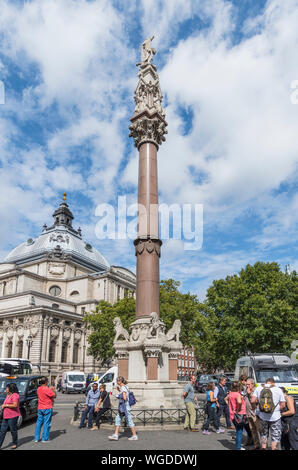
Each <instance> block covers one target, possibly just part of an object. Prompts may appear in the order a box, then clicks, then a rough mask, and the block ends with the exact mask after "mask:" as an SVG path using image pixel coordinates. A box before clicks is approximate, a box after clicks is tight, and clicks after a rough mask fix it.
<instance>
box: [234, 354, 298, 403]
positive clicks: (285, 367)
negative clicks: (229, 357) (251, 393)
mask: <svg viewBox="0 0 298 470" xmlns="http://www.w3.org/2000/svg"><path fill="white" fill-rule="evenodd" d="M241 375H246V376H247V377H251V378H252V379H254V381H255V383H256V385H262V384H264V383H265V382H266V380H267V379H268V378H269V377H273V379H274V380H275V383H276V385H277V386H278V387H284V388H285V389H286V390H287V391H288V394H289V395H292V396H294V397H296V398H297V397H298V374H297V371H296V370H295V368H294V365H293V363H292V361H291V359H290V358H289V357H288V356H286V355H285V354H281V353H266V354H265V353H259V354H250V355H248V356H242V357H239V359H238V360H237V362H236V367H235V375H234V378H235V380H239V378H240V376H241Z"/></svg>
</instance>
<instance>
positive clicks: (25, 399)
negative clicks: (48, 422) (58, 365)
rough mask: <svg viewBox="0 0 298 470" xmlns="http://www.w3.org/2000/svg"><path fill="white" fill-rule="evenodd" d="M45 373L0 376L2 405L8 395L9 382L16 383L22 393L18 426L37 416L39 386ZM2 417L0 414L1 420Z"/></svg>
mask: <svg viewBox="0 0 298 470" xmlns="http://www.w3.org/2000/svg"><path fill="white" fill-rule="evenodd" d="M42 377H44V376H43V375H17V376H6V377H0V406H1V405H2V404H3V402H4V400H5V397H6V387H7V384H9V383H15V384H16V386H17V387H18V391H19V395H20V412H21V416H20V417H19V419H18V428H20V427H21V425H22V423H23V422H24V421H26V420H27V419H32V418H36V417H37V406H38V397H37V388H38V387H39V385H40V379H41V378H42ZM1 421H2V417H1V416H0V422H1Z"/></svg>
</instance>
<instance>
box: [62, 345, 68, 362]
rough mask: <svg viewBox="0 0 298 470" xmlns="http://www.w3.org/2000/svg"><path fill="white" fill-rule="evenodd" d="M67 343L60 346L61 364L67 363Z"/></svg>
mask: <svg viewBox="0 0 298 470" xmlns="http://www.w3.org/2000/svg"><path fill="white" fill-rule="evenodd" d="M67 347H68V344H67V343H63V344H62V352H61V362H63V363H64V362H67Z"/></svg>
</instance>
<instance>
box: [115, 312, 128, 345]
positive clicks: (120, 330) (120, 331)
mask: <svg viewBox="0 0 298 470" xmlns="http://www.w3.org/2000/svg"><path fill="white" fill-rule="evenodd" d="M113 323H114V329H115V332H116V335H115V339H114V343H115V342H116V341H118V339H119V338H120V337H121V336H123V337H124V339H125V340H127V341H129V334H128V331H127V330H126V329H125V328H124V327H123V325H122V321H121V319H120V318H119V317H115V318H114V320H113Z"/></svg>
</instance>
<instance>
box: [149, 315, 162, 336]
mask: <svg viewBox="0 0 298 470" xmlns="http://www.w3.org/2000/svg"><path fill="white" fill-rule="evenodd" d="M159 329H160V322H159V317H158V314H157V313H156V312H152V313H151V315H150V326H149V331H148V335H147V338H153V337H156V338H157V337H158V332H159Z"/></svg>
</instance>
